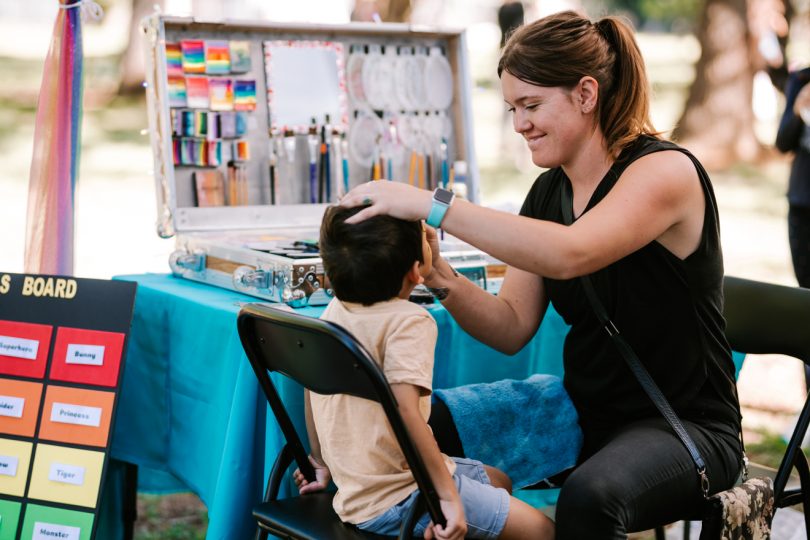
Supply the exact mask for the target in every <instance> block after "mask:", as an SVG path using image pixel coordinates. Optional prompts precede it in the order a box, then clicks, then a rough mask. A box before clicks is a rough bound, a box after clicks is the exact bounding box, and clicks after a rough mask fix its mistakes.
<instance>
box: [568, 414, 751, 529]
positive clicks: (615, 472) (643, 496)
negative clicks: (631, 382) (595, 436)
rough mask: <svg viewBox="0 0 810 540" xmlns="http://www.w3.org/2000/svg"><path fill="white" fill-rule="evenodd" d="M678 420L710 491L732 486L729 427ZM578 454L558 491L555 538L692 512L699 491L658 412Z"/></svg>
mask: <svg viewBox="0 0 810 540" xmlns="http://www.w3.org/2000/svg"><path fill="white" fill-rule="evenodd" d="M683 424H684V426H685V427H686V429H687V431H688V432H689V434H690V435H691V436H692V439H693V440H694V441H695V444H696V445H697V446H698V449H699V450H700V453H701V455H702V456H703V460H704V461H705V462H706V469H707V472H708V475H709V481H710V483H711V486H710V490H711V491H712V492H717V491H722V490H724V489H728V488H729V487H731V486H732V485H734V482H735V481H736V479H737V477H738V475H739V472H740V466H741V458H740V442H739V440H738V439H737V438H736V437H735V436H734V434H733V433H732V432H733V429H731V428H729V427H720V426H718V427H716V428H713V429H710V428H706V427H702V426H699V425H697V424H694V423H691V422H687V421H683ZM586 444H587V443H586ZM585 455H586V456H588V457H586V458H585V459H584V460H582V461H581V463H580V465H578V466H577V468H576V469H574V472H572V473H571V474H570V475H569V476H568V478H567V479H566V480H565V482H564V483H563V485H562V490H561V491H560V497H559V499H558V501H557V509H556V519H555V521H556V531H557V532H556V538H557V540H582V539H586V538H587V539H589V540H602V539H605V540H607V539H614V538H626V535H627V533H628V532H635V531H643V530H647V529H651V528H654V527H657V526H660V525H665V524H667V523H672V522H674V521H677V520H680V519H683V518H684V517H686V516H694V517H695V518H697V517H698V516H699V510H700V508H701V505H702V503H703V496H702V493H701V490H700V486H699V481H698V475H697V473H696V471H695V464H694V462H693V461H692V458H691V456H690V455H689V452H687V450H686V448H685V447H684V446H683V444H682V443H681V441H680V439H678V438H677V436H676V435H675V434H674V433H673V432H672V430H671V428H670V427H669V425H668V424H667V423H666V421H665V420H664V419H663V418H660V419H658V418H653V419H647V420H643V421H639V422H636V423H633V424H630V425H628V426H625V427H624V428H622V429H620V430H618V431H617V432H615V433H613V434H612V435H610V436H609V437H607V439H606V442H604V443H602V444H601V445H599V449H598V450H595V451H593V452H588V450H587V448H586V449H585Z"/></svg>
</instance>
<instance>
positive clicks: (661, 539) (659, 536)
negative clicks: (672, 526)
mask: <svg viewBox="0 0 810 540" xmlns="http://www.w3.org/2000/svg"><path fill="white" fill-rule="evenodd" d="M665 539H666V535H665V534H664V528H663V527H656V528H655V540H665Z"/></svg>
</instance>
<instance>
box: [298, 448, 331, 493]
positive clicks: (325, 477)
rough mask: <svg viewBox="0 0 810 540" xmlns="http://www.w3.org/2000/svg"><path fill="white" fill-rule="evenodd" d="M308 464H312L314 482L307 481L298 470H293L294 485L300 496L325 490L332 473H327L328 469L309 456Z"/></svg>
mask: <svg viewBox="0 0 810 540" xmlns="http://www.w3.org/2000/svg"><path fill="white" fill-rule="evenodd" d="M309 462H310V463H312V467H313V468H314V469H315V481H314V482H310V481H308V480H307V479H306V478H305V477H304V475H303V473H302V472H301V470H300V469H295V472H294V473H293V479H294V480H295V485H296V486H298V493H300V494H301V495H303V494H304V493H314V492H316V491H323V490H324V489H326V486H328V485H329V481H330V480H331V479H332V473H330V472H329V467H327V466H326V465H324V464H323V463H321V462H320V461H318V460H317V459H315V458H314V457H312V456H309Z"/></svg>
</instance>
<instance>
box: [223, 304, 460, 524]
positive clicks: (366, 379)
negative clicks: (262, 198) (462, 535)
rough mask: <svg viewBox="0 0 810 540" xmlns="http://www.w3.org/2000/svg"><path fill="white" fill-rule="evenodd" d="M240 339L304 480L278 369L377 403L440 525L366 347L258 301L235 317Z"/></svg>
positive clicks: (302, 456) (307, 469)
mask: <svg viewBox="0 0 810 540" xmlns="http://www.w3.org/2000/svg"><path fill="white" fill-rule="evenodd" d="M237 328H238V330H239V338H240V339H241V340H242V346H243V347H244V349H245V353H246V354H247V357H248V359H249V360H250V363H251V366H252V367H253V370H254V372H255V373H256V377H257V379H258V380H259V384H260V385H261V387H262V390H263V391H264V394H265V396H266V397H267V401H268V402H269V404H270V407H271V409H272V410H273V414H274V415H275V416H276V419H277V420H278V422H279V425H280V427H281V430H282V432H283V433H284V437H285V439H286V440H287V443H288V445H289V446H290V447H291V451H292V453H293V457H294V458H295V461H296V462H297V464H298V467H299V468H300V469H301V472H302V473H304V475H305V476H307V478H310V479H314V476H311V475H312V474H313V473H312V469H311V466H310V465H309V462H308V460H307V456H306V452H305V450H304V446H303V444H302V443H301V440H300V438H299V437H298V434H297V432H296V430H295V427H294V426H293V424H292V421H291V420H290V418H289V415H288V414H287V411H286V409H285V407H284V404H283V403H282V401H281V399H280V397H279V395H278V392H277V391H276V389H275V386H274V385H273V383H272V381H271V380H270V377H269V375H268V373H269V372H274V371H275V372H279V373H282V374H284V375H286V376H287V377H289V378H291V379H293V380H295V381H296V382H298V383H299V384H301V386H303V387H305V388H307V389H309V390H310V391H312V392H315V393H318V394H325V395H331V394H349V395H352V396H355V397H358V398H363V399H369V400H373V401H376V402H379V403H380V404H381V405H382V408H383V410H384V411H385V414H386V417H387V418H388V421H389V422H390V424H391V427H392V429H393V431H394V435H395V436H396V438H397V441H398V442H399V445H400V447H401V449H402V453H403V454H404V455H405V459H406V460H407V462H408V465H409V466H410V468H411V471H412V473H413V476H414V479H415V480H416V483H417V486H418V487H419V489H420V491H421V493H422V495H423V497H424V501H425V504H426V506H427V510H428V512H429V513H430V516H431V518H432V519H433V520H434V523H441V524H442V525H444V523H445V520H444V516H443V515H442V513H441V508H440V506H439V499H438V495H437V494H436V490H435V487H434V486H433V482H432V481H431V479H430V476H429V475H428V474H427V470H426V469H425V466H424V463H423V462H422V459H421V458H420V456H419V453H418V452H417V451H416V448H415V446H414V444H413V442H412V440H411V438H410V436H409V435H408V431H407V429H406V427H405V423H404V422H403V420H402V417H401V416H400V414H399V410H398V409H397V403H396V399H395V398H394V395H393V393H392V392H391V388H390V386H389V385H388V382H387V381H386V379H385V376H384V375H383V373H382V371H381V370H380V368H379V366H378V365H377V363H376V362H374V360H373V359H372V357H371V356H370V355H369V353H368V352H367V351H366V350H365V348H364V347H363V346H362V345H361V344H360V343H358V342H357V341H356V340H355V338H354V337H353V336H352V335H351V334H350V333H349V332H347V331H346V330H344V329H343V328H341V327H340V326H339V325H337V324H334V323H330V322H328V321H323V320H320V319H315V318H312V317H306V316H304V315H299V314H297V313H294V312H291V311H287V310H284V309H278V308H274V307H270V306H267V305H262V304H247V305H246V306H244V307H243V308H242V310H241V311H240V312H239V317H238V319H237Z"/></svg>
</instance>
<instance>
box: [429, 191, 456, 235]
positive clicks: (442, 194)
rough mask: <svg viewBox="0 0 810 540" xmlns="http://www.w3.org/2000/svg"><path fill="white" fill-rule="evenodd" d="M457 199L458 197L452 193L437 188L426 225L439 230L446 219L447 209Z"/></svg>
mask: <svg viewBox="0 0 810 540" xmlns="http://www.w3.org/2000/svg"><path fill="white" fill-rule="evenodd" d="M455 197H456V195H455V194H454V193H453V192H452V191H448V190H446V189H442V188H436V189H435V190H434V191H433V204H432V205H431V207H430V213H429V214H428V217H427V219H426V220H425V223H427V224H428V225H430V226H431V227H433V228H439V227H440V226H441V224H442V220H443V219H444V215H445V214H446V213H447V209H448V208H450V205H451V204H453V199H454V198H455Z"/></svg>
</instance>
